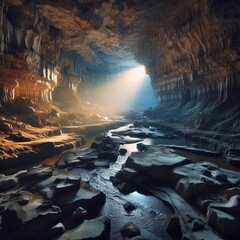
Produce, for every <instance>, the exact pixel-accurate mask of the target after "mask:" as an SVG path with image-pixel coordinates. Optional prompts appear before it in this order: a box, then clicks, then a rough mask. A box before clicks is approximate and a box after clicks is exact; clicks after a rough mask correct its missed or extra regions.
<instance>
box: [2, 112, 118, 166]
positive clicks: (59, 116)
mask: <svg viewBox="0 0 240 240" xmlns="http://www.w3.org/2000/svg"><path fill="white" fill-rule="evenodd" d="M32 119H34V123H33V121H32ZM43 119H44V124H43ZM118 124H120V125H121V123H120V122H116V121H112V120H105V119H103V118H101V117H99V116H97V115H90V116H86V115H77V114H67V113H63V112H58V111H56V110H54V109H52V110H50V111H49V113H48V114H44V115H42V114H40V113H38V114H35V113H34V114H25V115H16V114H10V115H2V116H1V117H0V145H1V146H0V169H1V170H7V169H10V168H13V167H21V166H23V165H26V164H32V163H34V162H37V161H41V160H45V159H47V158H49V157H52V156H55V155H58V154H60V153H62V152H63V151H66V150H69V149H73V148H75V147H79V146H82V145H83V144H85V143H86V141H88V138H89V137H92V136H94V135H96V134H98V133H100V132H104V131H106V130H107V129H110V128H112V127H113V126H114V125H117V126H118Z"/></svg>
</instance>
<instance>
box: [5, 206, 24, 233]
mask: <svg viewBox="0 0 240 240" xmlns="http://www.w3.org/2000/svg"><path fill="white" fill-rule="evenodd" d="M26 219H27V213H26V212H25V211H24V210H23V208H22V207H21V206H20V205H19V204H18V203H14V204H11V205H10V206H9V207H8V208H7V209H6V210H5V211H4V212H3V215H2V219H1V220H2V226H3V227H4V228H8V229H16V228H19V227H20V226H22V225H23V224H24V223H25V221H26Z"/></svg>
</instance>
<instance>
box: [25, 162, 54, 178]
mask: <svg viewBox="0 0 240 240" xmlns="http://www.w3.org/2000/svg"><path fill="white" fill-rule="evenodd" d="M53 170H54V169H53V167H51V166H44V165H39V166H35V167H32V168H31V169H30V170H28V172H27V173H26V174H23V175H21V180H30V179H31V180H34V181H36V180H42V179H45V178H48V177H51V176H52V174H53Z"/></svg>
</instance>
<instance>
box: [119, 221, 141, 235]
mask: <svg viewBox="0 0 240 240" xmlns="http://www.w3.org/2000/svg"><path fill="white" fill-rule="evenodd" d="M120 232H121V234H122V236H123V237H127V238H132V237H135V236H138V235H140V230H139V228H138V227H137V226H136V225H135V224H134V223H132V222H129V223H127V224H125V225H124V226H123V227H122V228H121V229H120Z"/></svg>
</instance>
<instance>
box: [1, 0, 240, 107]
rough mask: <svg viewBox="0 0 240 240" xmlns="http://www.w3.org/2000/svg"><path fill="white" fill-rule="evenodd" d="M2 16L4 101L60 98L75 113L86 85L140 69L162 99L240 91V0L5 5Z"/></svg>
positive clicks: (14, 0)
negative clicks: (149, 78)
mask: <svg viewBox="0 0 240 240" xmlns="http://www.w3.org/2000/svg"><path fill="white" fill-rule="evenodd" d="M0 13H1V15H0V16H1V18H0V94H1V104H4V103H6V102H12V101H14V99H16V98H18V97H21V98H27V99H31V100H32V101H34V102H36V103H38V104H40V103H50V102H51V101H52V97H53V98H54V99H53V100H54V103H55V104H57V105H58V106H60V107H61V108H62V109H64V110H70V109H71V110H73V109H72V107H73V106H74V105H78V104H80V100H79V98H78V94H79V93H81V92H84V90H82V89H79V88H81V87H82V86H84V84H79V83H80V82H81V83H89V85H90V86H91V84H95V83H98V82H102V81H105V80H106V79H108V78H109V76H113V75H114V74H115V73H119V72H121V71H125V70H126V69H127V68H128V67H129V66H132V65H134V64H135V65H136V64H144V65H145V66H146V70H147V72H148V73H149V74H150V76H151V79H152V84H153V87H154V90H155V91H156V93H157V95H158V99H159V101H160V102H166V101H167V102H169V101H173V102H174V101H175V102H181V103H186V102H188V101H190V100H196V101H199V100H201V99H205V100H207V101H209V102H211V101H215V100H216V99H217V100H219V99H220V100H224V99H226V98H229V97H233V96H237V95H238V93H239V87H240V82H239V81H240V77H239V72H240V61H239V59H240V57H239V54H240V49H239V48H240V2H239V1H238V0H228V1H227V0H181V1H177V0H161V1H157V0H151V1H150V0H149V1H148V0H132V1H129V0H123V1H118V0H99V1H93V0H86V1H81V0H79V1H73V2H69V1H67V0H59V1H49V0H42V1H40V0H36V1H29V0H25V1H23V0H3V1H1V3H0ZM80 97H81V96H80Z"/></svg>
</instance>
